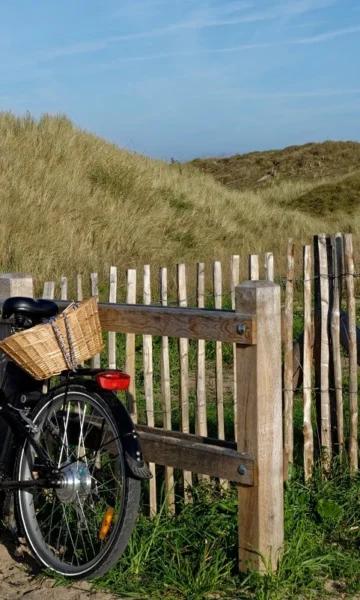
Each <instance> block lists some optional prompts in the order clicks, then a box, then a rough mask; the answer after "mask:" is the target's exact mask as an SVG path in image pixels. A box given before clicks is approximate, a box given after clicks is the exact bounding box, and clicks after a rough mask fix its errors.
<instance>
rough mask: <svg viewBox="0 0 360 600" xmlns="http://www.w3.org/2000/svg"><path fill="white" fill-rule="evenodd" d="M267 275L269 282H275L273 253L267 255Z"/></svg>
mask: <svg viewBox="0 0 360 600" xmlns="http://www.w3.org/2000/svg"><path fill="white" fill-rule="evenodd" d="M265 275H266V279H267V281H274V255H273V253H272V252H266V253H265Z"/></svg>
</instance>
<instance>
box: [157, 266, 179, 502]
mask: <svg viewBox="0 0 360 600" xmlns="http://www.w3.org/2000/svg"><path fill="white" fill-rule="evenodd" d="M159 283H160V302H161V305H162V306H166V305H167V303H168V295H167V269H166V267H163V268H161V269H160V281H159ZM160 369H161V398H162V407H163V425H164V429H169V430H171V428H172V419H171V386H170V357H169V338H168V337H167V336H163V337H162V338H161V363H160ZM155 462H156V461H155ZM174 485H175V481H174V469H173V467H172V466H166V467H165V494H166V504H167V508H168V510H169V511H170V512H171V513H174V512H175V489H174Z"/></svg>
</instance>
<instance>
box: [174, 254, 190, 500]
mask: <svg viewBox="0 0 360 600" xmlns="http://www.w3.org/2000/svg"><path fill="white" fill-rule="evenodd" d="M177 288H178V303H179V306H187V291H186V267H185V265H184V264H183V263H182V264H178V265H177ZM179 353H180V410H181V428H182V431H183V432H184V433H189V432H190V419H189V340H188V339H187V338H179ZM183 474H184V494H185V500H189V494H188V489H187V488H188V487H189V486H191V485H192V475H191V472H190V471H184V472H183Z"/></svg>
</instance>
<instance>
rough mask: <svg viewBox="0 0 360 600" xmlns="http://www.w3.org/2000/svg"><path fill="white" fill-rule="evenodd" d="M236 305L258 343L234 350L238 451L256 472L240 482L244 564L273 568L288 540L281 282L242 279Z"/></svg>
mask: <svg viewBox="0 0 360 600" xmlns="http://www.w3.org/2000/svg"><path fill="white" fill-rule="evenodd" d="M236 311H237V312H241V313H242V314H248V315H251V316H252V317H254V318H255V319H256V323H257V325H256V328H257V343H256V345H254V346H240V345H239V344H238V345H237V350H236V353H237V408H238V451H239V452H248V453H249V454H250V455H251V456H252V457H253V458H254V459H255V472H256V479H255V485H254V487H249V488H244V487H240V488H239V561H240V570H241V571H246V570H249V569H255V570H258V571H265V570H267V569H269V568H270V569H272V570H275V569H276V566H277V562H278V559H279V555H280V552H281V548H282V545H283V540H284V501H283V493H284V492H283V434H282V395H281V307H280V286H278V285H276V284H274V283H272V282H268V281H247V282H245V283H243V284H241V285H239V286H238V287H237V288H236ZM240 468H241V466H240Z"/></svg>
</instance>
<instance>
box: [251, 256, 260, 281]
mask: <svg viewBox="0 0 360 600" xmlns="http://www.w3.org/2000/svg"><path fill="white" fill-rule="evenodd" d="M259 274H260V270H259V255H258V254H250V256H249V279H250V280H251V281H258V280H259Z"/></svg>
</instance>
